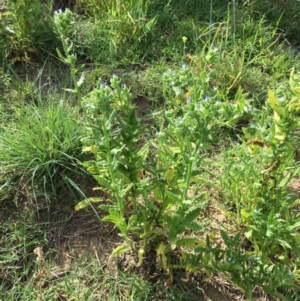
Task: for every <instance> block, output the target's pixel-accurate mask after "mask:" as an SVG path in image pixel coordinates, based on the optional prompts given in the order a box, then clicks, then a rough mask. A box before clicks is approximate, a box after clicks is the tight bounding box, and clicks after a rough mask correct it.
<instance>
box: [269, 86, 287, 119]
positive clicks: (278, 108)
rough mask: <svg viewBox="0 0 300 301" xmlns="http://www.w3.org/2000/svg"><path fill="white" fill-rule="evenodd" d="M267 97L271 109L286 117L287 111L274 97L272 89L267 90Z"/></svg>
mask: <svg viewBox="0 0 300 301" xmlns="http://www.w3.org/2000/svg"><path fill="white" fill-rule="evenodd" d="M268 99H269V103H270V105H271V107H272V109H273V110H274V111H275V112H276V113H277V114H278V115H280V116H282V117H286V116H287V112H286V110H285V109H284V108H283V107H281V106H280V104H279V102H278V100H277V99H276V97H275V94H274V92H273V91H271V90H269V91H268Z"/></svg>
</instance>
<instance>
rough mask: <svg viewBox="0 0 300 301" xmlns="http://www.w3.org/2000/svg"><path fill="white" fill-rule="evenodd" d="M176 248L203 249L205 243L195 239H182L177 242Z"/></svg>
mask: <svg viewBox="0 0 300 301" xmlns="http://www.w3.org/2000/svg"><path fill="white" fill-rule="evenodd" d="M176 246H177V247H185V248H190V249H195V248H197V247H205V246H206V242H205V241H204V240H202V239H197V238H182V239H178V240H177V242H176Z"/></svg>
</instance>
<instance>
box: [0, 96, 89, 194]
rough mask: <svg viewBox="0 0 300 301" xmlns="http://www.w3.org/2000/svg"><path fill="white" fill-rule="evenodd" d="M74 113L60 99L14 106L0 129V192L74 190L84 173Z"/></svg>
mask: <svg viewBox="0 0 300 301" xmlns="http://www.w3.org/2000/svg"><path fill="white" fill-rule="evenodd" d="M78 117H79V115H78V109H77V108H76V107H71V106H70V105H68V104H66V103H64V102H63V101H61V102H60V103H57V102H55V101H53V100H52V101H51V103H50V104H49V105H46V104H40V105H39V106H36V105H27V106H24V107H22V108H20V109H18V110H16V111H15V114H14V116H13V119H12V121H11V122H10V123H8V124H6V126H5V127H4V128H3V129H2V130H1V132H0V136H1V139H0V140H1V142H0V149H1V151H0V153H1V155H0V157H1V167H0V169H1V181H2V184H1V193H3V192H7V189H8V190H13V191H16V190H17V191H19V192H20V191H23V193H24V189H25V191H27V189H29V190H30V192H28V193H29V194H30V196H31V197H37V196H39V195H43V196H44V197H46V198H47V199H51V198H59V196H63V195H65V194H66V192H68V193H74V191H76V190H78V187H77V186H76V184H75V183H79V182H80V181H82V179H83V177H84V176H85V175H86V172H85V170H84V168H83V167H82V166H81V164H80V160H82V159H83V155H82V152H81V142H80V139H81V137H82V130H81V127H80V126H79V125H78V123H77V122H76V120H78Z"/></svg>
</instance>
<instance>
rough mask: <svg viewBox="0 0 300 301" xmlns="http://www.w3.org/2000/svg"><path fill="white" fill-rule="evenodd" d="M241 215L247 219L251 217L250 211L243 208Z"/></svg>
mask: <svg viewBox="0 0 300 301" xmlns="http://www.w3.org/2000/svg"><path fill="white" fill-rule="evenodd" d="M241 216H242V217H243V218H244V219H245V220H247V219H248V218H249V213H248V212H247V211H246V210H245V209H241Z"/></svg>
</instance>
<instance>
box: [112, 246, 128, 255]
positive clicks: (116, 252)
mask: <svg viewBox="0 0 300 301" xmlns="http://www.w3.org/2000/svg"><path fill="white" fill-rule="evenodd" d="M130 250H131V248H130V247H129V246H127V245H121V246H118V247H116V248H115V249H114V250H113V251H112V254H111V255H112V256H113V257H118V256H120V255H123V254H124V253H126V252H128V251H130Z"/></svg>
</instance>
